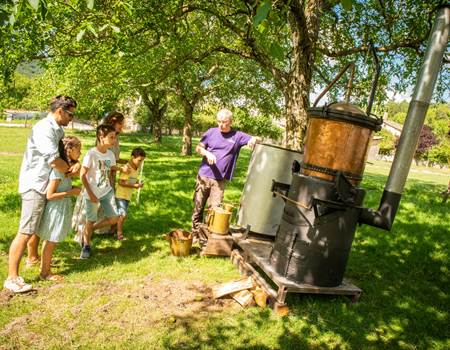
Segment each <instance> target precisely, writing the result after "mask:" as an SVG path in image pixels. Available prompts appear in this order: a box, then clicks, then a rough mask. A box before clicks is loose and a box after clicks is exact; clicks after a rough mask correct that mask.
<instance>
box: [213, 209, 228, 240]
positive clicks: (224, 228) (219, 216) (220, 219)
mask: <svg viewBox="0 0 450 350" xmlns="http://www.w3.org/2000/svg"><path fill="white" fill-rule="evenodd" d="M230 218H231V212H229V211H227V210H225V209H223V208H212V209H211V210H210V214H209V218H208V230H209V231H211V232H213V233H218V234H220V235H226V234H228V228H229V226H230Z"/></svg>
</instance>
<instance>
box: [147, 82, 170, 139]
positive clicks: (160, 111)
mask: <svg viewBox="0 0 450 350" xmlns="http://www.w3.org/2000/svg"><path fill="white" fill-rule="evenodd" d="M141 96H142V99H143V101H144V104H145V105H146V106H147V108H148V111H149V113H150V122H151V129H152V134H153V139H154V141H155V142H156V143H158V144H160V143H161V141H162V120H163V118H164V114H165V113H166V110H167V106H168V103H167V101H166V93H165V91H156V92H155V93H154V96H150V94H149V91H148V90H147V89H146V88H143V89H142V90H141ZM161 103H162V105H161Z"/></svg>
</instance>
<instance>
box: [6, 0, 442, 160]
mask: <svg viewBox="0 0 450 350" xmlns="http://www.w3.org/2000/svg"><path fill="white" fill-rule="evenodd" d="M440 3H441V1H440V0H427V1H414V0H398V1H394V0H365V1H359V0H358V1H357V0H345V1H344V0H342V1H338V0H308V1H300V0H230V1H226V2H222V1H219V2H210V1H206V0H184V1H178V0H177V1H175V0H168V1H164V2H161V1H156V0H148V1H137V0H67V1H65V2H60V1H55V0H6V1H4V2H3V4H2V5H0V23H1V24H2V25H1V26H0V31H1V32H0V35H1V37H2V41H1V43H0V54H1V55H2V57H4V60H2V61H1V63H0V69H1V74H2V77H3V81H4V84H3V85H2V86H1V87H0V92H1V94H2V97H1V98H0V103H1V106H3V107H5V104H6V105H8V107H11V103H12V104H13V105H15V106H20V105H21V106H22V107H25V106H36V107H37V108H43V107H45V103H44V102H45V101H46V100H48V99H49V98H50V97H51V96H52V95H54V94H56V93H61V92H64V93H67V94H71V95H73V96H74V97H75V98H76V99H77V100H78V101H80V108H79V115H80V116H81V117H82V118H85V119H90V120H94V121H95V120H98V119H100V118H101V116H102V115H103V113H105V112H106V111H108V110H111V109H121V110H124V111H125V112H126V113H129V114H131V115H138V116H139V118H140V120H141V121H142V122H143V123H144V125H146V126H148V127H149V129H150V130H151V131H152V133H153V136H154V138H155V140H156V141H160V139H161V134H162V132H163V129H168V130H172V129H173V128H174V126H176V127H177V128H178V129H181V128H182V132H183V140H184V145H183V153H184V154H190V153H191V152H192V134H193V133H195V132H197V131H198V130H199V129H198V127H203V126H204V124H202V123H201V122H199V120H201V117H200V116H201V113H202V111H205V110H208V107H207V106H211V105H215V106H223V105H227V106H233V107H234V108H236V110H237V111H239V113H238V114H239V115H241V117H240V120H242V122H240V126H242V127H244V126H245V125H249V126H250V125H252V124H255V125H256V124H260V123H263V122H262V121H264V123H263V126H260V127H256V128H252V129H253V130H255V132H257V133H260V134H262V135H265V136H270V137H275V136H276V135H279V131H278V129H277V126H275V125H274V124H273V123H268V121H272V120H279V119H283V120H285V124H286V127H285V133H284V135H283V136H284V142H285V145H286V146H288V147H291V148H300V147H302V144H303V135H304V131H305V128H306V125H307V114H306V110H307V108H308V107H310V106H311V104H312V101H311V96H314V94H317V93H318V92H319V91H320V90H321V89H323V88H324V86H325V85H327V84H328V83H329V82H330V81H331V80H332V78H333V77H334V76H335V75H336V74H337V72H338V71H339V70H340V69H341V68H342V67H343V66H344V65H345V64H347V63H348V62H350V61H353V62H355V64H356V74H355V79H354V87H353V90H352V102H353V103H356V104H358V105H359V106H360V107H362V108H364V107H365V105H366V104H367V96H368V93H369V90H370V86H371V78H372V75H373V63H374V58H373V56H372V55H371V54H369V51H370V50H369V49H370V48H371V47H372V48H373V51H374V52H376V54H377V57H378V60H379V62H380V63H381V68H382V70H381V72H382V74H381V76H380V79H379V83H378V86H379V88H378V90H377V94H376V98H375V105H376V107H377V108H378V109H380V108H381V106H382V104H383V102H384V101H386V99H387V96H388V94H389V92H392V91H395V92H405V91H407V89H408V88H410V86H411V84H413V82H414V81H415V78H416V74H417V70H418V67H420V63H421V60H422V58H423V53H424V50H425V47H426V41H427V38H428V35H429V31H430V29H431V25H432V19H433V18H434V15H435V8H436V6H437V5H439V4H440ZM33 60H34V61H33ZM27 61H28V62H30V61H33V62H40V64H41V66H42V67H43V69H44V73H43V74H42V75H40V76H39V77H37V78H34V79H32V80H33V81H32V82H29V83H24V79H26V77H25V78H24V77H23V76H20V75H18V74H15V73H14V72H15V70H16V67H17V65H18V64H19V63H21V62H27ZM449 81H450V75H449V72H448V70H445V69H442V72H441V75H440V78H439V81H438V87H437V89H436V93H435V100H436V101H439V100H441V99H443V98H445V97H446V96H448V92H447V95H445V93H446V91H448V86H449ZM22 83H24V84H22ZM347 83H348V77H347V76H345V77H344V78H343V79H342V81H339V82H338V84H336V86H335V87H334V88H333V89H332V90H331V91H330V92H329V93H328V96H327V99H324V100H323V103H325V102H326V101H332V100H337V99H341V98H342V96H343V94H344V91H345V89H346V85H347ZM21 85H22V86H23V85H25V89H23V88H22V90H19V86H21ZM397 113H404V112H403V111H398V112H397ZM213 114H214V113H213ZM244 114H245V117H243V115H244ZM445 116H446V117H448V114H445ZM394 118H398V119H401V115H398V116H395V115H394ZM435 119H436V120H438V119H439V118H435ZM244 120H248V121H249V122H244ZM252 120H253V122H252ZM440 123H441V124H439V125H438V123H435V125H430V126H431V127H432V129H433V130H434V131H435V129H436V128H438V129H439V131H435V133H436V135H437V137H438V139H439V138H440V136H439V135H440V134H441V129H445V127H448V125H447V126H443V125H444V124H445V122H444V121H443V120H441V121H440ZM181 126H182V127H181ZM439 141H440V139H439Z"/></svg>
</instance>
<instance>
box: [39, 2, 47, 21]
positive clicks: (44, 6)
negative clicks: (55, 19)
mask: <svg viewBox="0 0 450 350" xmlns="http://www.w3.org/2000/svg"><path fill="white" fill-rule="evenodd" d="M40 9H41V11H40V12H41V18H42V19H43V20H45V18H46V17H47V2H46V1H45V0H41V7H40Z"/></svg>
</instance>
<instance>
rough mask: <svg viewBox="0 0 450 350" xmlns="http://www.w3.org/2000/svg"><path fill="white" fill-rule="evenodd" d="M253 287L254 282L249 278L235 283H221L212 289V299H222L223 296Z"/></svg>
mask: <svg viewBox="0 0 450 350" xmlns="http://www.w3.org/2000/svg"><path fill="white" fill-rule="evenodd" d="M253 287H254V282H253V279H252V278H251V277H246V278H243V279H240V280H237V281H232V282H227V283H222V284H219V285H217V286H214V287H213V288H212V292H213V297H214V299H217V298H220V297H223V296H225V295H228V294H231V293H234V292H239V291H241V290H244V289H251V288H253Z"/></svg>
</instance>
